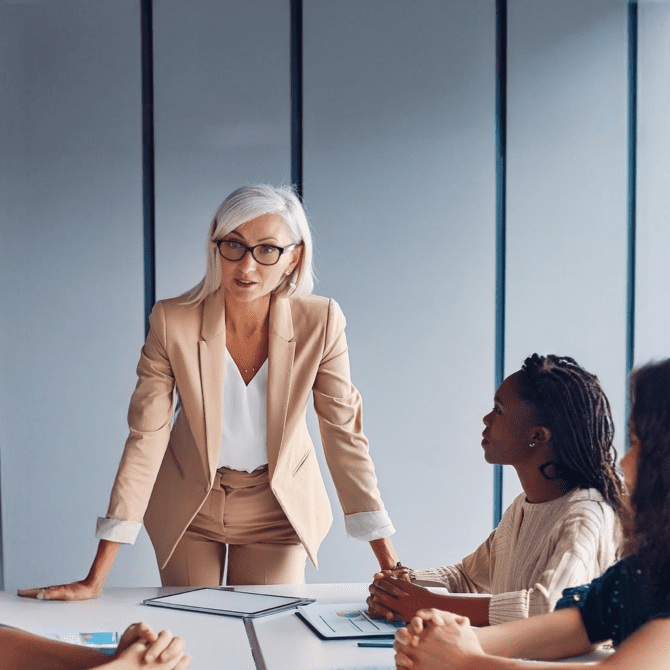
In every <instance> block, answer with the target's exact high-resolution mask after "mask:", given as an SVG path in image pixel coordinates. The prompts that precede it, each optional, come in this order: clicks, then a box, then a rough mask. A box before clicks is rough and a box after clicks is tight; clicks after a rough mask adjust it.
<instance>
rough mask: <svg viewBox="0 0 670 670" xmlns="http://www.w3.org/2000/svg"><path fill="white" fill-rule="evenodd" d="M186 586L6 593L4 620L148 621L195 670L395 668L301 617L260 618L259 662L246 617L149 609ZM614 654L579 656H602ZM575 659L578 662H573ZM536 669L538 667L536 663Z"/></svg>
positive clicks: (359, 598)
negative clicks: (66, 595) (54, 597)
mask: <svg viewBox="0 0 670 670" xmlns="http://www.w3.org/2000/svg"><path fill="white" fill-rule="evenodd" d="M239 588H240V590H247V591H257V592H264V593H276V594H282V595H294V596H299V597H309V598H316V599H317V600H318V601H319V602H321V603H333V604H335V603H346V602H363V601H364V600H365V598H366V597H367V594H368V590H367V589H368V585H367V584H291V585H280V586H245V587H239ZM183 590H184V589H179V588H158V587H156V588H107V589H104V591H103V593H102V595H101V596H100V597H99V598H98V599H96V600H89V601H82V602H56V601H38V600H32V599H25V598H19V597H18V596H17V595H16V593H15V592H14V591H0V623H4V624H7V625H11V626H15V627H17V628H23V629H25V630H30V631H34V632H41V633H46V632H48V631H55V630H58V629H66V628H69V629H77V630H81V631H85V630H86V629H89V630H96V629H97V630H117V631H119V632H122V631H123V630H124V629H125V628H126V627H127V626H128V625H129V624H131V623H133V622H135V621H146V622H147V623H148V624H150V625H151V626H152V627H153V628H154V630H156V631H159V630H161V629H163V628H168V629H169V630H171V631H172V632H173V633H174V634H175V635H180V636H181V637H183V638H184V640H185V641H186V649H187V651H188V653H189V654H190V655H191V656H192V657H193V666H192V668H193V669H194V670H257V669H258V670H262V669H263V668H266V669H267V670H324V669H327V668H328V669H330V668H368V667H375V666H377V667H381V668H388V667H394V663H393V653H394V652H393V649H379V648H377V649H375V648H361V647H358V644H357V641H356V640H328V641H323V640H321V639H319V638H318V637H317V636H316V635H315V634H314V633H313V632H312V631H311V630H310V629H309V628H308V627H307V625H306V624H305V623H304V622H303V621H302V620H301V619H300V618H299V617H298V616H297V615H296V614H295V612H285V613H282V614H276V615H273V616H269V617H262V618H258V619H254V631H255V634H256V637H257V640H258V645H259V647H260V651H261V656H262V659H257V661H258V665H257V664H256V662H255V661H254V658H253V655H252V652H251V646H250V642H249V638H248V636H247V633H246V631H245V627H244V623H243V621H242V620H241V619H236V618H233V617H225V616H214V615H211V614H200V613H196V612H181V611H178V610H172V609H163V608H158V607H148V606H146V605H143V604H142V601H143V600H144V599H146V598H153V597H156V596H159V595H166V594H169V593H175V592H178V591H183ZM606 654H607V652H602V651H600V652H595V653H594V654H590V655H589V656H585V657H581V658H580V659H579V660H583V661H595V660H598V659H600V658H603V657H604V655H606ZM573 660H575V659H573ZM529 668H532V664H531V665H529Z"/></svg>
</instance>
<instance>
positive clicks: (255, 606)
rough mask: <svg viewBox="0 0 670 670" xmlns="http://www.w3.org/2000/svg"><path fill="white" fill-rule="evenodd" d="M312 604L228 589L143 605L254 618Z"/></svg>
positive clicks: (159, 599)
mask: <svg viewBox="0 0 670 670" xmlns="http://www.w3.org/2000/svg"><path fill="white" fill-rule="evenodd" d="M313 602H316V601H315V600H314V599H313V598H295V597H293V596H275V595H271V594H269V593H249V592H248V591H234V590H233V589H230V588H218V589H217V588H202V589H194V590H192V591H182V592H181V593H173V594H172V595H169V596H158V597H157V598H147V600H145V601H144V604H145V605H151V606H153V607H168V608H170V609H176V610H187V611H190V612H204V613H206V614H221V615H223V616H236V617H242V618H244V617H250V618H255V617H261V616H267V615H269V614H276V613H278V612H285V611H286V610H290V609H295V608H296V607H300V606H301V605H309V604H310V603H313Z"/></svg>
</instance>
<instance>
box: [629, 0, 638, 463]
mask: <svg viewBox="0 0 670 670" xmlns="http://www.w3.org/2000/svg"><path fill="white" fill-rule="evenodd" d="M637 9H638V7H637V2H636V1H634V2H629V3H628V212H627V214H628V217H627V218H628V267H627V277H626V284H627V295H626V377H628V374H629V373H630V371H631V369H632V368H633V361H634V360H635V257H636V240H635V237H636V228H637V220H636V210H637V203H636V191H637V36H638V30H637ZM629 406H630V398H629V397H628V390H626V416H627V415H628V410H629V408H630V407H629ZM629 444H630V439H629V436H628V432H627V431H626V450H628V447H629Z"/></svg>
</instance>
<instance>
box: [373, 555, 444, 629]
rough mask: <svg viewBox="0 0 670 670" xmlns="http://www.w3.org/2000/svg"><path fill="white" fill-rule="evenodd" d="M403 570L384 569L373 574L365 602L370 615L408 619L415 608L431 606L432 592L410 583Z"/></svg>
mask: <svg viewBox="0 0 670 670" xmlns="http://www.w3.org/2000/svg"><path fill="white" fill-rule="evenodd" d="M403 570H405V572H400V571H399V570H384V571H383V572H377V573H375V575H374V581H373V582H372V584H371V585H370V586H369V588H368V590H369V591H370V594H371V595H370V596H368V598H367V600H366V602H367V605H368V611H369V613H370V615H371V616H372V617H375V618H384V619H388V620H391V619H403V621H409V620H410V619H411V618H412V617H413V616H414V614H415V613H416V611H417V610H420V609H422V608H427V607H431V605H432V604H433V603H432V594H431V593H430V591H428V590H427V589H424V588H422V587H421V586H417V585H416V584H412V583H411V582H410V581H409V577H408V576H407V572H406V569H405V568H404V569H403Z"/></svg>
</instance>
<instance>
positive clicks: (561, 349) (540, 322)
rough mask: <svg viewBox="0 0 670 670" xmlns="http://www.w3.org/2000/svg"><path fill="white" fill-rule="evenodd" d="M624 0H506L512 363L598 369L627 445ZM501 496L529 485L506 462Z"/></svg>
mask: <svg viewBox="0 0 670 670" xmlns="http://www.w3.org/2000/svg"><path fill="white" fill-rule="evenodd" d="M627 25H628V24H627V3H626V2H625V1H623V0H621V1H614V2H613V1H612V0H588V1H587V2H584V0H561V2H537V0H510V2H509V3H508V38H507V39H508V89H507V91H508V92H507V95H508V103H507V104H508V116H507V122H508V131H507V140H508V153H507V189H508V191H507V193H508V196H507V197H508V200H507V203H508V209H507V235H508V237H507V297H506V311H507V313H506V331H505V336H506V350H505V370H506V374H511V373H512V372H514V371H516V370H518V369H519V368H520V366H521V364H522V363H523V360H524V358H526V356H529V355H531V354H532V353H534V352H537V353H540V354H549V353H552V354H560V355H568V356H571V357H573V358H574V359H576V360H577V362H578V363H580V364H581V365H582V366H583V367H585V368H586V369H587V370H589V371H590V372H593V373H595V374H597V375H598V377H599V379H600V381H601V383H602V385H603V388H604V390H605V392H606V393H607V395H608V397H609V400H610V403H611V405H612V412H613V415H614V422H615V429H616V434H615V443H616V445H617V446H618V447H620V450H621V449H622V448H623V444H624V441H623V435H624V431H623V428H624V401H625V394H624V384H623V380H624V379H625V374H626V370H625V362H626V358H625V351H626V349H625V347H626V249H627V237H626V222H627V219H626V203H627V198H626V188H627V152H626V147H627V135H626V119H627V69H626V68H627V40H628V37H627ZM504 477H505V487H504V492H505V494H504V506H507V505H508V504H509V503H510V502H511V500H512V498H513V497H514V496H515V495H516V494H517V493H519V492H520V491H521V486H520V484H519V480H518V477H517V476H516V472H515V471H514V469H513V468H511V467H509V466H507V467H505V475H504Z"/></svg>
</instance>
